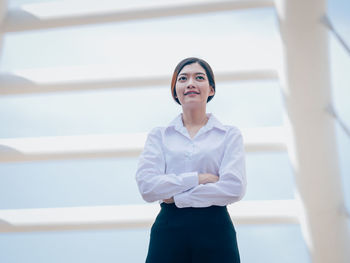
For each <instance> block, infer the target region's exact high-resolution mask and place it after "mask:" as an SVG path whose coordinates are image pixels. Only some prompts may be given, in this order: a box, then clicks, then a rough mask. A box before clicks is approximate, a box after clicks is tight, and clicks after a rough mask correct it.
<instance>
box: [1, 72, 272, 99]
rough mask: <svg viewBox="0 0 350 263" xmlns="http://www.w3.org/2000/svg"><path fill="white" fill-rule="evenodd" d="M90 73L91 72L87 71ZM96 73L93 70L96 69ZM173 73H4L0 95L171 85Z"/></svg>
mask: <svg viewBox="0 0 350 263" xmlns="http://www.w3.org/2000/svg"><path fill="white" fill-rule="evenodd" d="M86 74H88V73H86ZM92 74H93V73H92ZM33 75H35V76H41V78H42V77H43V76H57V72H54V70H52V72H51V71H50V70H47V69H46V70H45V72H42V73H40V70H38V71H36V72H35V73H34V74H33ZM215 79H216V81H217V82H230V81H246V80H250V81H258V80H277V79H278V76H277V72H276V71H274V70H269V69H267V70H245V71H233V72H218V73H216V74H215ZM170 81H171V76H153V77H137V76H135V77H132V78H119V79H118V78H108V77H105V78H102V79H101V78H98V79H91V77H89V79H88V80H87V79H80V80H79V79H78V80H77V79H73V80H68V81H67V80H62V81H50V79H49V80H40V79H39V80H38V79H35V77H32V78H31V77H30V74H29V76H25V77H24V76H21V75H19V74H17V75H16V74H0V87H1V88H0V95H18V94H31V93H49V92H62V91H81V90H94V89H101V88H102V89H109V88H112V89H116V88H139V87H149V86H152V87H154V86H169V85H170V84H169V83H170Z"/></svg>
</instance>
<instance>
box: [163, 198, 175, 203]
mask: <svg viewBox="0 0 350 263" xmlns="http://www.w3.org/2000/svg"><path fill="white" fill-rule="evenodd" d="M163 202H164V203H166V204H172V203H174V197H171V198H169V199H164V200H163Z"/></svg>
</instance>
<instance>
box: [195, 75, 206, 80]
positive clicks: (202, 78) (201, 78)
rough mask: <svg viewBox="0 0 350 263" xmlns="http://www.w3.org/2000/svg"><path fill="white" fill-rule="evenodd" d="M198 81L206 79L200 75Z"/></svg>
mask: <svg viewBox="0 0 350 263" xmlns="http://www.w3.org/2000/svg"><path fill="white" fill-rule="evenodd" d="M197 79H200V80H204V79H205V78H204V76H202V75H199V76H197Z"/></svg>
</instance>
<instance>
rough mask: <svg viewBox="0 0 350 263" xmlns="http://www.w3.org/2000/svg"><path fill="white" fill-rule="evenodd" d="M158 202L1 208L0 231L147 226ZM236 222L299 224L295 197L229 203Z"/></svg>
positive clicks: (155, 212) (151, 221)
mask: <svg viewBox="0 0 350 263" xmlns="http://www.w3.org/2000/svg"><path fill="white" fill-rule="evenodd" d="M159 209H160V206H159V204H145V205H120V206H95V207H62V208H39V209H13V210H12V209H8V210H0V233H9V232H35V231H64V230H92V229H94V230H95V229H134V228H144V227H147V228H149V227H150V226H151V225H152V223H153V221H154V220H155V218H156V216H157V213H158V212H159ZM228 210H229V213H230V215H231V218H232V219H233V221H234V223H235V224H298V223H299V208H298V205H297V203H296V201H294V200H277V201H241V202H238V203H236V204H233V205H229V206H228Z"/></svg>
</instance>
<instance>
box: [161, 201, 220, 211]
mask: <svg viewBox="0 0 350 263" xmlns="http://www.w3.org/2000/svg"><path fill="white" fill-rule="evenodd" d="M160 206H161V208H162V209H165V210H178V209H182V210H227V206H217V205H212V206H207V207H185V208H179V207H177V206H176V205H175V203H171V204H167V203H164V202H163V203H161V204H160Z"/></svg>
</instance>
